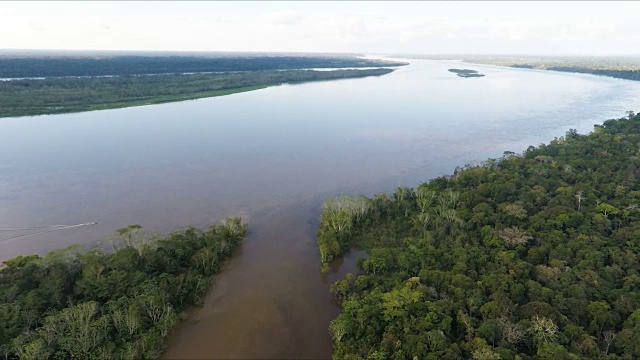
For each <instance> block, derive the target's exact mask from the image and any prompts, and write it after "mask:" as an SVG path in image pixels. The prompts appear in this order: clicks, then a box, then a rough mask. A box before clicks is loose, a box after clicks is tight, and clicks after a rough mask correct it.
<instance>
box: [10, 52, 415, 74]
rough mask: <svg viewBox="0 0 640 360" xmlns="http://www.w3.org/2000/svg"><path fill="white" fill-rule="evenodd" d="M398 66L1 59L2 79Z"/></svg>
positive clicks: (294, 60)
mask: <svg viewBox="0 0 640 360" xmlns="http://www.w3.org/2000/svg"><path fill="white" fill-rule="evenodd" d="M397 65H406V64H405V63H397V62H392V61H382V60H374V59H361V58H356V57H347V56H345V57H304V56H245V57H241V56H238V57H220V58H208V57H196V56H163V57H161V56H115V57H106V58H90V57H75V58H74V57H42V58H34V57H25V58H0V78H24V77H60V76H105V75H141V74H177V73H194V72H221V71H258V70H292V69H309V68H344V67H353V68H356V67H379V66H397Z"/></svg>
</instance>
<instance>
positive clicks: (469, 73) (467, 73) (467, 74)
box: [449, 69, 484, 78]
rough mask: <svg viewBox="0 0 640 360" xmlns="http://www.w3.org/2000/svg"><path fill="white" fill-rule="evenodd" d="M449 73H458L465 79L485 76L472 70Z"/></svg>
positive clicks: (451, 70)
mask: <svg viewBox="0 0 640 360" xmlns="http://www.w3.org/2000/svg"><path fill="white" fill-rule="evenodd" d="M449 72H452V73H456V74H457V75H458V76H460V77H463V78H470V77H483V76H484V74H482V73H479V72H477V71H476V70H470V69H449Z"/></svg>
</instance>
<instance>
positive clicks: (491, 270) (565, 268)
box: [318, 112, 640, 360]
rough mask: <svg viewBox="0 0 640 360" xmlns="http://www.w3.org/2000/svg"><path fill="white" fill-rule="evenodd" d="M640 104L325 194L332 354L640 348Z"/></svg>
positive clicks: (588, 352)
mask: <svg viewBox="0 0 640 360" xmlns="http://www.w3.org/2000/svg"><path fill="white" fill-rule="evenodd" d="M639 144H640V115H635V114H634V113H633V112H629V116H628V117H627V118H622V119H618V120H608V121H605V122H604V123H603V124H602V125H596V126H595V128H594V131H593V132H592V133H590V134H587V135H582V134H578V133H577V132H576V131H575V130H570V131H569V132H567V133H566V135H565V136H563V137H560V138H556V139H554V140H553V141H551V142H550V143H548V144H541V145H539V146H537V147H534V146H530V147H529V148H528V149H527V150H526V151H524V152H523V153H522V154H515V153H513V152H505V153H504V155H503V156H502V157H501V158H499V159H489V160H487V161H485V162H483V163H481V164H479V165H467V166H465V167H463V168H457V169H456V171H455V172H454V173H453V174H452V175H450V176H442V177H438V178H435V179H433V180H431V181H429V182H426V183H423V184H421V185H419V186H417V187H415V188H413V189H411V188H408V187H399V188H397V189H396V190H395V192H393V193H392V194H378V195H376V196H374V197H372V198H367V197H364V196H352V195H341V196H338V197H335V198H331V199H329V200H328V201H327V202H326V203H325V204H324V206H323V209H322V213H321V225H320V228H319V231H318V237H319V243H318V246H319V250H320V256H321V261H322V263H323V267H326V265H327V264H328V263H329V262H331V261H332V260H333V259H335V258H336V257H338V256H340V255H341V254H342V253H343V252H345V251H347V250H349V249H350V248H352V247H353V246H357V247H360V248H364V249H366V250H367V254H368V256H367V257H366V258H361V259H359V260H358V262H357V265H358V269H359V270H358V272H357V273H355V274H347V275H346V277H344V278H343V279H341V280H339V281H337V282H335V283H334V284H332V285H331V288H330V289H331V292H332V293H333V294H334V295H335V296H336V298H337V299H338V300H339V301H340V302H341V306H342V313H341V314H340V315H339V316H338V317H337V318H336V319H334V320H333V321H331V323H330V326H329V332H330V334H331V337H332V339H333V357H334V358H335V359H394V360H395V359H475V360H486V359H521V360H533V359H540V360H543V359H547V360H552V359H553V360H558V359H612V360H613V359H638V358H640V342H639V341H638V339H640V207H639V206H638V204H640V171H639V169H640V147H639Z"/></svg>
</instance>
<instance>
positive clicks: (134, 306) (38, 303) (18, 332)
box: [0, 218, 246, 360]
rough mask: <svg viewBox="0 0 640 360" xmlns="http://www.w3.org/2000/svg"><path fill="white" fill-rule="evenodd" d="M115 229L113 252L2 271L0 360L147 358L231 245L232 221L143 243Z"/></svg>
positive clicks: (25, 262)
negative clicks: (116, 244)
mask: <svg viewBox="0 0 640 360" xmlns="http://www.w3.org/2000/svg"><path fill="white" fill-rule="evenodd" d="M139 228H140V227H139V226H138V225H130V226H128V227H126V228H123V229H118V231H117V232H118V234H119V235H120V236H121V237H122V242H121V243H120V246H119V248H118V249H116V250H115V251H113V252H105V251H103V250H92V251H89V252H85V253H80V252H78V251H75V250H73V249H63V250H58V251H54V252H51V253H49V254H47V255H46V256H43V257H40V256H38V255H30V256H19V257H16V258H13V259H11V260H8V261H6V262H5V263H4V264H3V266H2V267H0V356H1V357H3V358H5V359H16V358H17V359H21V360H28V359H152V358H156V357H158V356H159V355H160V354H161V353H162V351H163V349H164V338H165V337H166V336H167V335H168V334H169V332H170V331H171V330H172V329H173V328H175V327H176V326H177V324H178V322H179V320H180V318H181V317H183V315H184V310H185V309H186V308H187V307H188V306H191V305H199V304H201V301H202V298H203V296H204V294H205V292H206V290H207V289H208V288H209V285H210V282H211V275H212V274H215V273H217V272H218V271H220V269H221V264H222V261H223V260H224V259H225V258H227V257H229V256H230V255H231V254H232V253H233V252H234V249H236V247H237V246H238V245H239V243H240V241H241V239H242V238H243V237H244V234H245V231H246V224H245V223H244V222H243V221H242V220H241V219H240V218H227V219H224V220H223V222H222V224H221V225H217V226H212V227H210V228H209V229H208V230H206V231H199V230H197V229H194V228H188V229H186V230H184V231H180V232H173V233H171V234H169V235H167V236H165V237H151V236H143V235H142V234H139V233H138V230H139Z"/></svg>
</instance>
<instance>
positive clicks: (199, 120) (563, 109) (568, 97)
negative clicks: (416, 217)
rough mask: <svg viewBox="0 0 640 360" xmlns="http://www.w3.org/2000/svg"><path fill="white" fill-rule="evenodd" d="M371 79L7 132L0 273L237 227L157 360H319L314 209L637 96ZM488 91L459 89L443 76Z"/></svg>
mask: <svg viewBox="0 0 640 360" xmlns="http://www.w3.org/2000/svg"><path fill="white" fill-rule="evenodd" d="M409 62H411V65H409V66H406V67H402V68H400V69H398V70H397V71H396V72H394V73H392V74H389V75H385V76H382V77H375V78H364V79H354V80H339V81H331V82H320V83H309V84H301V85H294V86H290V85H284V86H278V87H273V88H268V89H263V90H258V91H254V92H248V93H242V94H235V95H231V96H226V97H219V98H210V99H200V100H195V101H186V102H181V103H170V104H163V105H153V106H143V107H136V108H128V109H118V110H105V111H96V112H87V113H78V114H67V115H53V116H38V117H23V118H8V119H0V229H15V228H30V227H35V226H48V225H74V224H81V223H89V222H96V221H97V222H98V223H97V224H96V225H87V226H82V227H75V228H68V229H64V230H60V231H54V232H46V233H41V234H35V235H30V236H24V237H16V236H19V235H28V234H31V233H33V232H38V231H36V230H23V231H0V260H3V259H7V258H11V257H14V256H16V255H20V254H27V253H40V254H42V253H46V252H47V251H50V250H53V249H56V248H61V247H65V246H68V245H71V244H74V243H82V244H86V245H88V246H107V247H108V245H109V242H110V237H111V236H112V235H111V234H113V231H114V229H116V228H119V227H123V226H126V225H128V224H133V223H137V224H140V225H142V226H143V227H144V228H145V229H146V230H147V231H160V232H167V231H170V230H172V229H176V228H180V227H183V226H186V225H193V226H197V227H205V226H207V225H209V224H212V223H215V222H217V221H218V220H219V219H220V217H222V216H225V215H233V214H236V213H238V212H243V213H245V214H246V215H247V216H248V218H249V220H250V227H249V235H248V237H247V239H246V241H245V243H244V244H243V246H242V248H241V249H240V251H239V253H238V254H237V256H236V257H234V258H233V259H232V260H231V261H230V262H229V263H228V265H227V266H226V268H225V270H224V272H223V273H221V274H220V275H218V276H216V277H215V283H214V286H213V287H212V289H211V290H210V292H209V293H208V295H207V297H206V301H205V304H204V306H203V307H202V308H199V309H194V310H192V311H191V312H190V313H189V317H188V319H187V320H186V321H185V322H183V323H182V324H181V326H180V327H179V328H178V330H177V331H176V332H175V333H174V334H173V335H172V336H171V337H170V339H169V349H168V351H167V352H166V354H165V358H167V359H170V358H184V359H195V358H209V359H211V358H236V359H239V358H243V359H247V358H327V357H329V356H330V353H331V343H330V340H329V334H328V331H327V326H328V322H329V320H331V319H332V318H333V317H334V316H335V315H336V314H337V312H338V310H339V309H338V307H336V306H335V304H334V303H333V302H332V299H331V297H330V295H329V292H328V283H329V282H330V281H332V280H334V279H335V278H337V277H338V276H340V274H342V273H344V272H346V271H350V270H352V269H353V263H354V261H355V259H356V258H357V256H358V254H357V253H353V254H350V255H349V258H348V259H346V260H345V261H344V264H342V266H340V264H336V266H334V267H333V270H332V272H331V273H330V274H328V276H326V277H325V276H322V275H321V274H320V273H319V260H318V254H317V249H316V245H315V241H316V239H315V231H316V227H317V224H318V216H319V208H320V205H321V203H322V201H323V200H324V199H326V198H327V197H328V196H331V195H334V194H339V193H347V192H348V193H364V194H368V195H370V194H373V193H375V192H380V191H392V190H393V189H394V188H395V187H397V186H398V185H401V184H404V185H409V186H414V185H416V184H418V183H419V182H420V181H424V180H427V179H429V178H432V177H434V176H437V175H442V174H447V173H450V172H451V171H452V170H453V169H454V168H455V167H456V166H458V165H460V166H462V165H464V164H466V163H469V162H478V161H481V160H484V159H486V158H487V157H497V156H501V155H502V153H503V151H505V150H509V151H515V152H521V151H523V150H524V149H526V147H527V146H528V145H531V144H533V145H537V144H540V143H542V142H548V141H549V140H551V139H553V137H556V136H562V135H564V134H565V132H566V131H567V130H568V129H570V128H575V129H578V131H579V132H581V133H584V132H587V131H590V130H591V129H592V126H593V124H595V123H601V122H602V121H603V120H605V119H608V118H614V117H622V116H623V115H625V114H624V112H625V111H626V110H636V111H638V110H640V82H632V81H626V80H619V79H611V78H605V77H597V76H592V75H579V74H567V73H555V72H545V71H538V70H526V69H509V68H499V67H492V66H481V65H470V64H461V63H458V62H451V61H426V60H409ZM456 67H457V68H471V69H476V70H479V71H480V72H482V73H484V74H486V75H487V76H486V77H483V78H470V79H463V78H458V77H456V76H455V75H454V74H451V73H449V72H447V69H449V68H456Z"/></svg>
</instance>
